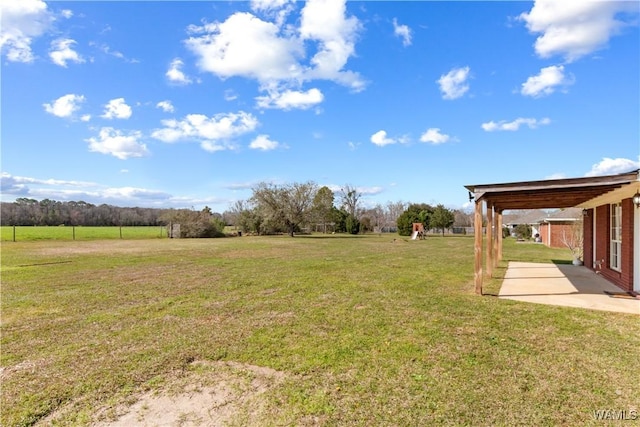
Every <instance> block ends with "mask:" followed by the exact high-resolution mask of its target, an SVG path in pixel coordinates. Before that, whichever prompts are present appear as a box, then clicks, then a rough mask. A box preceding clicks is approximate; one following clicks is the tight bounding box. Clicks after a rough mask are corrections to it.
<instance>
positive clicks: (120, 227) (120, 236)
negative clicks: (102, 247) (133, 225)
mask: <svg viewBox="0 0 640 427" xmlns="http://www.w3.org/2000/svg"><path fill="white" fill-rule="evenodd" d="M120 239H122V226H120Z"/></svg>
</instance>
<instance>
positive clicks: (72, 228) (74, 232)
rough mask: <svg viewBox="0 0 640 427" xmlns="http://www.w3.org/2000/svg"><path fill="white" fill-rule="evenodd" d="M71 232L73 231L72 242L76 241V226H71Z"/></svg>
mask: <svg viewBox="0 0 640 427" xmlns="http://www.w3.org/2000/svg"><path fill="white" fill-rule="evenodd" d="M71 230H72V231H73V240H76V226H75V225H74V226H72V227H71Z"/></svg>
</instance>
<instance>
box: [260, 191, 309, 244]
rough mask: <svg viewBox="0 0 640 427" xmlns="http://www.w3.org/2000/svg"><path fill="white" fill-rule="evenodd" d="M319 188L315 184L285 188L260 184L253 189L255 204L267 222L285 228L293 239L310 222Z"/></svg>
mask: <svg viewBox="0 0 640 427" xmlns="http://www.w3.org/2000/svg"><path fill="white" fill-rule="evenodd" d="M316 191H317V186H316V184H315V183H313V182H306V183H302V184H300V183H294V184H289V185H284V186H276V185H274V184H267V183H264V182H263V183H260V184H258V185H257V186H256V187H254V189H253V196H252V200H253V201H254V202H255V204H256V206H257V207H258V209H259V211H260V212H261V214H262V215H263V218H264V219H265V221H267V222H270V223H272V224H279V225H281V226H283V227H284V228H285V229H286V230H287V232H288V233H289V235H290V236H291V237H293V236H294V233H295V231H296V229H297V228H300V227H301V226H302V225H303V224H305V223H307V222H309V220H310V215H311V212H312V206H313V198H314V196H315V194H316Z"/></svg>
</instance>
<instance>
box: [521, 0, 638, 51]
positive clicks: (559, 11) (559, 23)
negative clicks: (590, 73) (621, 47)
mask: <svg viewBox="0 0 640 427" xmlns="http://www.w3.org/2000/svg"><path fill="white" fill-rule="evenodd" d="M637 11H638V8H637V2H633V1H557V0H536V2H535V4H534V5H533V7H532V8H531V10H530V11H529V12H528V13H527V12H525V13H522V14H521V15H520V16H519V19H520V20H522V21H524V22H526V25H527V28H528V29H529V31H531V32H532V33H536V34H541V35H540V36H539V37H538V38H537V39H536V42H535V51H536V53H537V54H538V55H539V56H540V57H542V58H549V57H551V56H553V55H561V56H563V57H564V58H565V59H566V60H567V61H568V62H572V61H575V60H576V59H578V58H580V57H583V56H585V55H588V54H590V53H592V52H594V51H596V50H599V49H601V48H603V47H605V46H606V44H607V43H608V41H609V39H610V38H611V37H612V36H614V35H616V34H617V33H619V32H620V30H621V28H623V27H624V26H625V25H629V23H627V22H625V21H624V20H623V19H624V17H623V16H622V15H621V13H624V12H629V13H630V14H633V15H637ZM632 20H634V21H635V20H637V16H635V17H632V18H631V19H630V21H632Z"/></svg>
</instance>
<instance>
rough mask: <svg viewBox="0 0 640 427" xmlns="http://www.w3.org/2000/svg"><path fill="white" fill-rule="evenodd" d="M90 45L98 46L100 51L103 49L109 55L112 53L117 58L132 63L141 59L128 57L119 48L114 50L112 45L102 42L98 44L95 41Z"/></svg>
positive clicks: (136, 62)
mask: <svg viewBox="0 0 640 427" xmlns="http://www.w3.org/2000/svg"><path fill="white" fill-rule="evenodd" d="M89 46H93V47H96V48H97V49H99V50H100V51H102V52H103V53H105V54H107V55H111V56H113V57H115V58H118V59H121V60H123V61H125V62H128V63H130V64H138V63H139V62H140V61H139V60H137V59H135V58H127V57H126V56H125V55H124V53H122V52H120V51H118V50H113V49H111V47H109V45H107V44H104V43H103V44H100V45H98V44H97V43H95V42H89Z"/></svg>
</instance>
